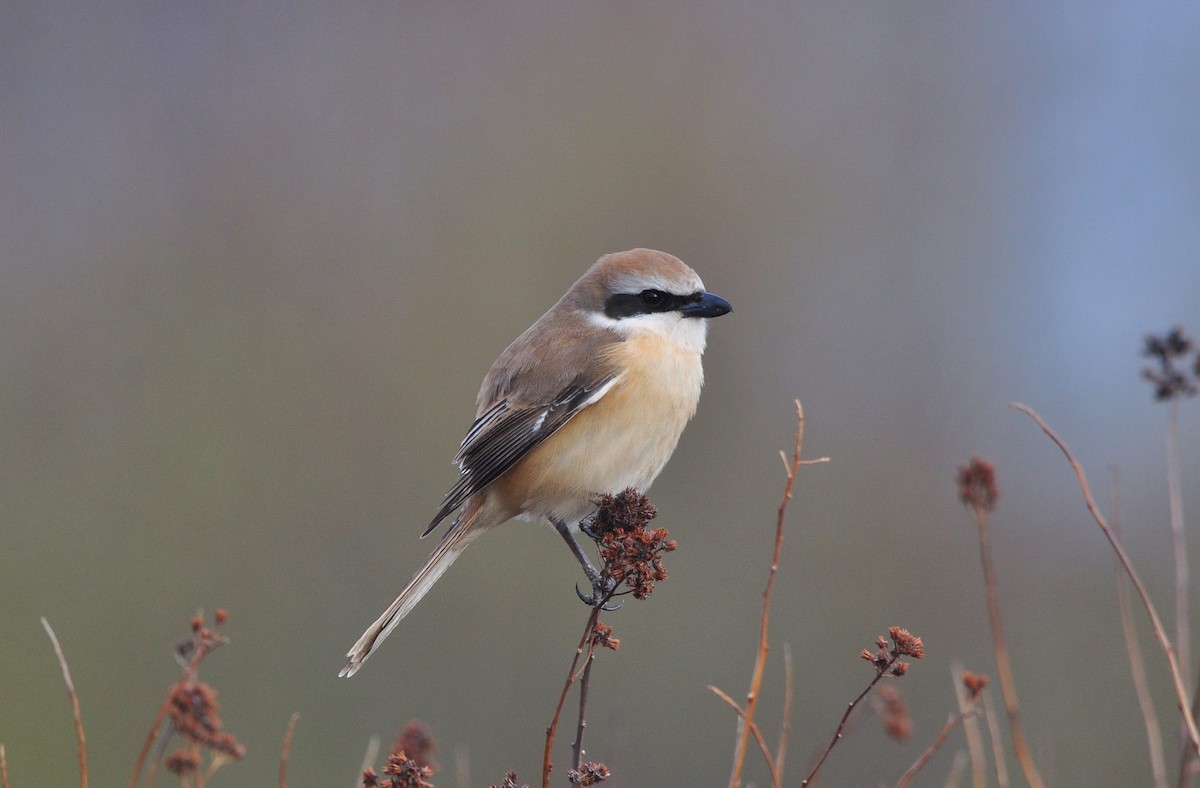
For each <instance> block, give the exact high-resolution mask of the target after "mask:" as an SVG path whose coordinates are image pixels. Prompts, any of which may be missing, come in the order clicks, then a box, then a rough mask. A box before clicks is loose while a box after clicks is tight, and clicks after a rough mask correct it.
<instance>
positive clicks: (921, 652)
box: [888, 627, 925, 659]
mask: <svg viewBox="0 0 1200 788" xmlns="http://www.w3.org/2000/svg"><path fill="white" fill-rule="evenodd" d="M888 637H890V638H891V639H892V655H893V656H896V657H912V658H913V659H922V658H923V657H924V656H925V644H924V643H923V642H921V639H920V638H919V637H917V636H916V635H914V634H912V633H911V632H909V631H908V630H907V629H901V628H900V627H889V628H888Z"/></svg>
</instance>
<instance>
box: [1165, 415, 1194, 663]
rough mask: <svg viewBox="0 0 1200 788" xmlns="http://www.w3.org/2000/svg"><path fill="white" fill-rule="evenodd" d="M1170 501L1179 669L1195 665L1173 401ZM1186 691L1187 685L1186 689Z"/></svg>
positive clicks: (1169, 423)
mask: <svg viewBox="0 0 1200 788" xmlns="http://www.w3.org/2000/svg"><path fill="white" fill-rule="evenodd" d="M1167 418H1168V421H1167V500H1168V502H1169V504H1170V510H1171V546H1172V551H1173V552H1174V554H1175V648H1176V649H1177V651H1178V655H1179V656H1178V659H1179V665H1180V667H1181V668H1182V669H1183V670H1189V669H1190V666H1191V664H1192V660H1191V648H1190V647H1189V643H1190V640H1191V637H1190V634H1189V630H1188V586H1189V583H1188V560H1187V539H1186V536H1185V534H1184V530H1183V493H1182V492H1181V491H1180V483H1179V399H1178V398H1175V399H1172V400H1171V404H1170V415H1169V416H1168V417H1167ZM1184 686H1185V687H1186V686H1187V685H1184Z"/></svg>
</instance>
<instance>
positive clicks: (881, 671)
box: [800, 655, 900, 788]
mask: <svg viewBox="0 0 1200 788" xmlns="http://www.w3.org/2000/svg"><path fill="white" fill-rule="evenodd" d="M898 659H900V656H899V655H895V656H893V657H892V658H891V659H889V660H888V662H887V664H886V665H884V666H883V667H882V668H876V671H877V672H876V673H875V678H873V679H871V683H870V684H868V685H867V688H866V689H864V690H863V691H862V692H860V693H858V697H857V698H855V699H854V700H852V701H850V705H849V706H847V707H846V713H845V714H843V715H842V719H841V720H840V721H839V722H838V726H837V730H836V731H834V732H833V738H832V739H830V740H829V744H828V745H826V747H825V752H823V753H821V757H820V759H819V760H818V761H817V763H816V764H815V765H814V766H813V767H812V769H811V770H809V772H808V776H807V777H805V778H804V782H802V783H800V788H804V786H806V785H808V784H809V783H811V782H812V779H813V777H816V776H817V772H818V771H820V770H821V766H823V765H824V763H825V759H826V758H828V757H829V753H831V752H833V748H834V747H836V746H837V743H838V742H839V741H841V740H842V737H843V736H844V735H846V720H848V719H850V714H851V712H853V711H854V707H855V706H857V705H858V704H859V703H860V702H861V701H862V699H863V698H865V697H867V693H868V692H870V691H871V690H872V689H873V688H874V687H875V685H876V684H878V683H879V680H880V679H882V678H883V677H884V676H886V675H887V672H888V671H889V670H891V669H892V666H893V665H895V664H896V661H897V660H898Z"/></svg>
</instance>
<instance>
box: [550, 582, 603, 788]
mask: <svg viewBox="0 0 1200 788" xmlns="http://www.w3.org/2000/svg"><path fill="white" fill-rule="evenodd" d="M613 588H614V590H615V588H616V586H614V587H613ZM612 595H613V592H612V591H610V592H609V593H608V595H607V596H606V597H605V598H604V599H603V600H602V601H601V602H600V603H599V604H597V605H596V606H595V607H593V608H592V613H591V615H589V616H588V620H587V626H585V627H584V628H583V636H582V637H581V638H579V645H578V646H577V647H576V648H575V657H574V658H573V659H572V660H571V669H570V670H568V671H567V679H566V681H564V682H563V688H562V691H561V692H560V693H559V694H558V704H557V705H555V707H554V717H552V718H551V720H550V724H549V725H547V726H546V748H545V750H544V751H543V752H542V788H550V770H551V769H552V768H553V763H552V762H551V755H552V754H553V752H554V736H555V734H556V733H557V731H558V720H559V718H560V717H561V716H562V710H563V705H564V704H565V703H566V702H567V694H568V693H570V691H571V685H572V684H574V683H575V681H576V680H577V679H578V678H579V674H578V673H577V672H576V669H577V668H578V667H579V659H580V658H581V657H582V656H583V655H584V652H585V651H586V652H587V658H588V660H590V659H591V658H592V655H593V649H594V648H595V644H594V643H593V642H592V632H593V630H594V629H595V627H596V622H597V621H598V620H599V619H600V611H601V609H603V607H604V605H605V604H606V603H607V602H608V601H609V600H611V599H612ZM581 745H582V742H581Z"/></svg>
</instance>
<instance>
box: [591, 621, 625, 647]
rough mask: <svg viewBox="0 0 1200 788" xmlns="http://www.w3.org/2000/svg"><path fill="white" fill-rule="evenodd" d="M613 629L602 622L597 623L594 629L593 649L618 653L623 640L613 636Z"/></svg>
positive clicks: (592, 637)
mask: <svg viewBox="0 0 1200 788" xmlns="http://www.w3.org/2000/svg"><path fill="white" fill-rule="evenodd" d="M612 633H613V628H612V627H610V626H608V625H606V624H604V623H603V622H601V621H596V625H595V626H593V627H592V636H591V641H592V647H593V648H607V649H612V650H613V651H616V650H617V649H619V648H620V647H621V639H620V638H615V637H613V636H612Z"/></svg>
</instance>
